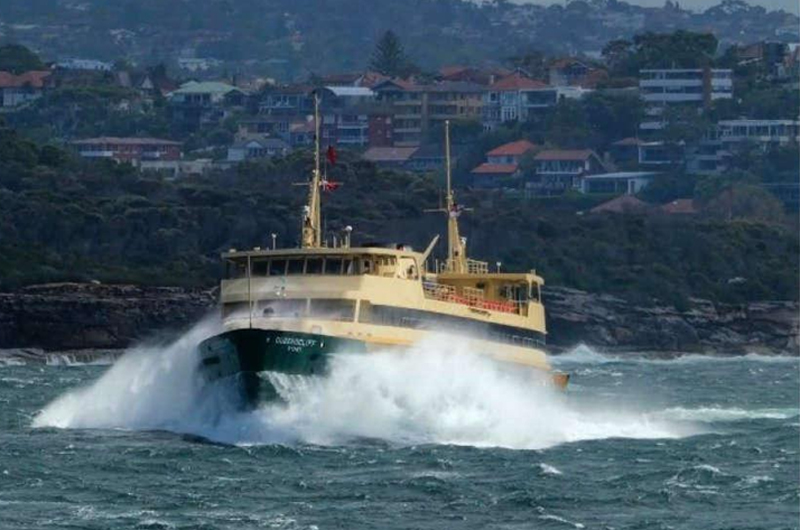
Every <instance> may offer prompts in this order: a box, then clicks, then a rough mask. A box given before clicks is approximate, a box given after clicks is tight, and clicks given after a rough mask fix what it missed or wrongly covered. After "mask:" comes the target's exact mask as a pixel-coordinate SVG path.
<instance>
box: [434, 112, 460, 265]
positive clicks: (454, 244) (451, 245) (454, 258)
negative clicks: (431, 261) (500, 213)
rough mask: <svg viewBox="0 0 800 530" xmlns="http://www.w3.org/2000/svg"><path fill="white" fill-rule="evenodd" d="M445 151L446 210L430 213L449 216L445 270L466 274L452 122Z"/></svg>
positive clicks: (446, 127) (447, 125)
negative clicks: (455, 187)
mask: <svg viewBox="0 0 800 530" xmlns="http://www.w3.org/2000/svg"><path fill="white" fill-rule="evenodd" d="M444 146H445V147H444V149H445V172H446V177H447V190H446V192H447V193H446V195H445V204H444V208H442V207H439V208H437V209H435V210H426V211H429V212H444V213H445V214H447V261H446V262H445V266H444V270H445V271H447V272H456V273H464V272H467V271H468V267H467V242H466V239H465V238H462V237H461V235H460V234H459V232H458V216H459V215H461V212H462V211H464V208H462V207H461V206H459V205H458V204H457V203H456V200H455V196H454V194H453V175H452V165H451V163H450V120H445V122H444Z"/></svg>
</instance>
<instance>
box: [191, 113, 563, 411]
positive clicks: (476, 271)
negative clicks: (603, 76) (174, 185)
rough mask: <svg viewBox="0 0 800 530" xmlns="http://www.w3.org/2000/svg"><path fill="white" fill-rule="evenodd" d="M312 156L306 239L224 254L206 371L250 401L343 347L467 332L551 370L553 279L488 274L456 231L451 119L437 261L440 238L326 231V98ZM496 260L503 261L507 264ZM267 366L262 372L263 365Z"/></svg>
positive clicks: (496, 353) (552, 377)
mask: <svg viewBox="0 0 800 530" xmlns="http://www.w3.org/2000/svg"><path fill="white" fill-rule="evenodd" d="M315 102H316V105H315V114H316V116H315V123H316V124H317V125H316V126H317V131H316V132H317V134H316V138H317V141H316V145H315V164H314V169H313V171H312V174H311V178H310V179H309V182H308V202H307V204H306V206H305V207H304V211H303V215H302V228H301V246H300V248H275V243H274V236H273V245H272V246H273V248H271V249H261V248H253V249H251V250H236V249H231V250H230V251H228V252H226V253H224V254H223V255H222V259H223V260H224V262H225V265H226V271H227V272H226V276H225V278H224V279H223V280H222V282H221V290H220V304H221V313H222V326H223V332H222V333H220V334H218V335H215V336H213V337H210V338H208V339H206V340H204V341H203V342H201V343H200V345H199V348H198V351H199V355H200V371H201V373H202V375H203V376H204V378H205V380H206V381H216V380H221V379H226V380H229V381H234V383H235V385H236V387H237V388H238V390H239V392H240V393H241V398H242V400H243V403H244V404H245V405H247V406H253V405H254V404H256V403H258V402H262V401H269V400H271V399H275V398H279V396H278V395H277V391H276V389H275V388H274V387H273V385H272V384H271V383H270V378H269V377H263V374H264V373H265V372H267V373H268V372H277V373H282V374H301V375H322V374H325V373H326V371H327V370H328V367H329V362H330V360H331V359H332V358H333V356H336V355H353V354H369V353H375V354H379V353H380V352H385V351H390V350H392V349H396V348H404V347H409V346H411V345H412V344H414V343H417V342H418V341H421V340H423V339H425V338H426V336H429V335H430V334H431V333H450V334H457V335H458V336H460V337H466V338H467V340H469V341H471V342H472V344H471V349H472V350H474V351H476V352H479V353H480V354H482V355H487V356H489V357H491V358H493V359H495V360H497V361H499V362H502V363H507V364H508V366H510V367H512V368H514V369H523V370H531V371H532V372H534V373H535V372H539V373H541V374H544V375H545V377H543V378H538V379H539V380H541V381H545V382H546V384H553V385H555V386H558V387H562V388H563V387H565V386H566V385H567V381H568V379H569V376H568V375H567V374H563V373H555V372H553V371H551V367H550V364H549V362H548V359H547V355H546V354H545V351H544V344H545V335H546V329H545V309H544V306H543V304H542V299H541V287H542V285H543V284H544V280H543V279H542V278H541V277H540V276H539V275H537V274H536V273H535V272H534V271H531V272H521V273H514V272H499V271H496V272H490V271H489V266H488V263H486V262H483V261H477V260H473V259H470V258H468V257H467V247H466V239H464V238H462V237H461V235H460V233H459V226H458V218H459V216H460V214H461V213H462V211H463V209H462V208H461V207H460V206H459V205H458V204H457V203H456V201H455V197H454V193H453V190H452V185H451V167H450V138H449V123H447V124H446V126H445V135H446V137H445V149H446V174H447V189H446V196H445V203H444V205H443V207H442V208H440V209H438V210H436V211H439V212H442V213H444V214H445V215H446V218H447V259H446V260H444V261H441V262H439V261H436V262H432V260H431V252H432V251H433V248H434V246H435V245H436V243H437V241H438V239H439V237H438V236H436V237H435V238H434V239H433V240H432V241H431V243H430V244H429V245H428V247H427V248H426V249H425V250H424V251H422V252H418V251H415V250H413V249H412V248H410V247H408V246H405V245H391V246H377V245H368V246H351V244H350V236H351V231H352V229H351V228H350V227H348V228H347V229H346V230H345V231H344V232H343V233H342V234H341V237H339V238H336V239H334V240H332V241H330V242H325V241H324V240H323V234H322V226H321V215H320V195H321V190H322V189H324V188H325V187H328V186H329V185H330V183H329V182H328V181H327V179H326V177H324V176H323V175H322V174H321V172H320V145H319V138H320V135H319V123H320V120H319V98H318V97H315ZM498 268H499V265H498ZM260 374H261V375H260Z"/></svg>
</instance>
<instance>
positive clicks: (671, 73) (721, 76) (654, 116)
mask: <svg viewBox="0 0 800 530" xmlns="http://www.w3.org/2000/svg"><path fill="white" fill-rule="evenodd" d="M639 93H640V94H641V97H642V99H644V101H645V103H646V109H645V112H646V114H647V117H648V119H647V120H646V121H644V122H642V124H641V125H640V127H641V128H642V129H644V130H657V129H661V128H663V127H664V125H665V121H664V110H665V109H666V107H667V106H669V105H693V106H697V107H707V106H709V105H710V104H711V102H712V101H715V100H718V99H731V98H733V71H732V70H730V69H724V68H690V69H686V68H683V69H681V68H667V69H647V70H640V71H639Z"/></svg>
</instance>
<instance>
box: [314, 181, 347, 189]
mask: <svg viewBox="0 0 800 530" xmlns="http://www.w3.org/2000/svg"><path fill="white" fill-rule="evenodd" d="M341 185H342V183H341V182H333V181H332V180H322V181H320V183H319V187H320V188H322V191H334V190H335V189H337V188H338V187H339V186H341Z"/></svg>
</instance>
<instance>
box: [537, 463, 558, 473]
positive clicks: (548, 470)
mask: <svg viewBox="0 0 800 530" xmlns="http://www.w3.org/2000/svg"><path fill="white" fill-rule="evenodd" d="M539 469H541V470H542V473H544V474H545V475H563V474H564V473H562V472H561V471H560V470H559V469H558V468H557V467H555V466H551V465H549V464H545V463H544V462H542V463H540V464H539Z"/></svg>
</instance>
